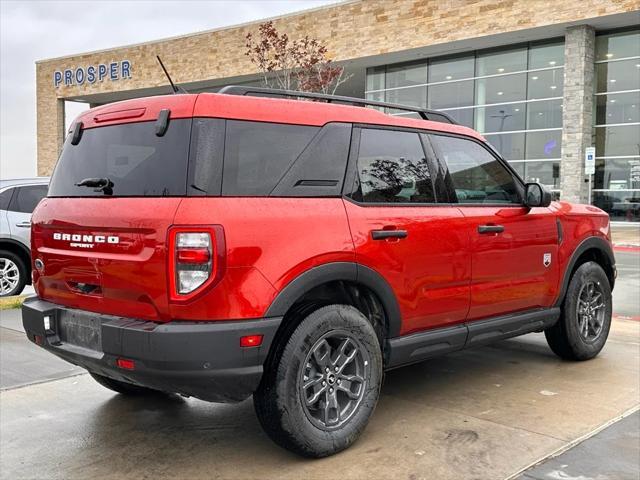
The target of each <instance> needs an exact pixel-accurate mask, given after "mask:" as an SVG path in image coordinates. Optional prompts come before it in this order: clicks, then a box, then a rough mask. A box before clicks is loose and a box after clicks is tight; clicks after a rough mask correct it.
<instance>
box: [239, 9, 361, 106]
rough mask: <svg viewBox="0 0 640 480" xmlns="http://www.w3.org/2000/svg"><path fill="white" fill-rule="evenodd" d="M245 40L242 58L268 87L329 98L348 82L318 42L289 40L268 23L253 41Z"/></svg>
mask: <svg viewBox="0 0 640 480" xmlns="http://www.w3.org/2000/svg"><path fill="white" fill-rule="evenodd" d="M245 40H246V41H245V46H246V48H247V50H246V52H245V55H247V56H248V57H249V59H250V60H251V62H252V63H253V64H254V65H256V66H257V67H258V68H259V70H260V73H261V74H262V79H263V82H264V84H265V85H266V86H268V87H271V88H280V89H284V90H298V91H302V92H322V93H330V94H333V93H335V91H336V89H337V88H338V86H340V85H341V84H342V83H344V82H346V81H347V80H348V79H349V78H351V75H345V72H344V67H341V66H338V65H334V64H333V63H332V61H331V59H329V58H327V47H325V46H324V45H322V44H321V43H320V42H319V41H318V40H316V39H313V38H309V36H308V35H307V36H305V37H303V38H301V39H299V40H291V39H289V36H288V35H287V34H286V33H283V34H280V33H279V32H278V30H277V29H276V27H275V26H274V25H273V22H271V21H269V22H266V23H262V24H260V26H259V27H258V35H257V37H256V36H254V34H252V33H248V34H247V36H246V37H245Z"/></svg>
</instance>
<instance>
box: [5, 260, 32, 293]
mask: <svg viewBox="0 0 640 480" xmlns="http://www.w3.org/2000/svg"><path fill="white" fill-rule="evenodd" d="M26 284H27V267H26V265H25V264H24V262H23V261H22V259H21V258H20V257H19V256H18V255H16V254H15V253H12V252H9V251H7V250H0V297H10V296H12V295H20V294H21V293H22V290H24V287H25V285H26Z"/></svg>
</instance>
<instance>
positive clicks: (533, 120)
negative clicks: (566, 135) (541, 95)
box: [527, 100, 562, 130]
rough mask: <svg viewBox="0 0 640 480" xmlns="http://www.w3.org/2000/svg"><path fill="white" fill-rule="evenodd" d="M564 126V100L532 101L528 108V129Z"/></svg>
mask: <svg viewBox="0 0 640 480" xmlns="http://www.w3.org/2000/svg"><path fill="white" fill-rule="evenodd" d="M556 127H562V100H549V101H544V102H531V103H529V105H528V108H527V129H529V130H535V129H540V128H556Z"/></svg>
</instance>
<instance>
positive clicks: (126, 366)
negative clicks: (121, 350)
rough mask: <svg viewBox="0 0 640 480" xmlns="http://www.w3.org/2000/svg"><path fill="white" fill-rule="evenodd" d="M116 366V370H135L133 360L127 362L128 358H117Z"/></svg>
mask: <svg viewBox="0 0 640 480" xmlns="http://www.w3.org/2000/svg"><path fill="white" fill-rule="evenodd" d="M116 365H117V366H118V368H122V369H123V370H134V369H135V368H136V364H135V362H134V361H133V360H129V359H128V358H119V359H117V360H116Z"/></svg>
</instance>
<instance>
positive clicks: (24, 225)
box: [16, 222, 31, 228]
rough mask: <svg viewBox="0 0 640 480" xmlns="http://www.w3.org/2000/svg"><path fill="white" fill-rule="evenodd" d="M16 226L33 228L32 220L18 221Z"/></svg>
mask: <svg viewBox="0 0 640 480" xmlns="http://www.w3.org/2000/svg"><path fill="white" fill-rule="evenodd" d="M16 227H20V228H31V222H18V223H16Z"/></svg>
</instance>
